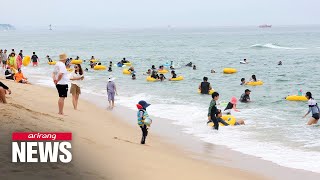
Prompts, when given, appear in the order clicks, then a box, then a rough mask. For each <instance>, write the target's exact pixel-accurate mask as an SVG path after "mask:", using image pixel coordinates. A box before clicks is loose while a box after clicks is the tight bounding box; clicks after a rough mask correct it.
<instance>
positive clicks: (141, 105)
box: [137, 100, 152, 144]
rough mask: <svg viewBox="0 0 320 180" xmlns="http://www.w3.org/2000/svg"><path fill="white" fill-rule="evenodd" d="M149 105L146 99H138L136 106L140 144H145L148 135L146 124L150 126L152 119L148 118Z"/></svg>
mask: <svg viewBox="0 0 320 180" xmlns="http://www.w3.org/2000/svg"><path fill="white" fill-rule="evenodd" d="M148 106H150V104H148V103H147V102H146V101H143V100H141V101H139V102H138V104H137V108H138V113H137V116H138V125H139V126H140V128H141V131H142V138H141V144H145V142H146V138H147V136H148V126H150V124H151V122H152V120H151V119H150V118H149V115H148V112H147V107H148Z"/></svg>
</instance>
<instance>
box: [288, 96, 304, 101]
mask: <svg viewBox="0 0 320 180" xmlns="http://www.w3.org/2000/svg"><path fill="white" fill-rule="evenodd" d="M286 100H288V101H308V99H307V98H306V97H305V96H298V95H291V96H287V97H286Z"/></svg>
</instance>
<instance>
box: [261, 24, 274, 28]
mask: <svg viewBox="0 0 320 180" xmlns="http://www.w3.org/2000/svg"><path fill="white" fill-rule="evenodd" d="M271 27H272V25H269V24H262V25H260V26H259V28H271Z"/></svg>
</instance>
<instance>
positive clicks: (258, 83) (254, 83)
mask: <svg viewBox="0 0 320 180" xmlns="http://www.w3.org/2000/svg"><path fill="white" fill-rule="evenodd" d="M246 85H249V86H261V85H263V82H262V81H260V80H259V81H256V82H252V81H250V82H247V83H246Z"/></svg>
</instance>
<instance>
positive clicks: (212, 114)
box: [208, 92, 219, 130]
mask: <svg viewBox="0 0 320 180" xmlns="http://www.w3.org/2000/svg"><path fill="white" fill-rule="evenodd" d="M218 99H219V93H218V92H214V93H213V94H212V100H211V102H210V106H209V109H208V120H209V121H208V123H209V122H213V124H214V125H213V128H214V129H216V130H218V129H219V122H218V120H217V118H216V113H217V110H218V109H217V101H218Z"/></svg>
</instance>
